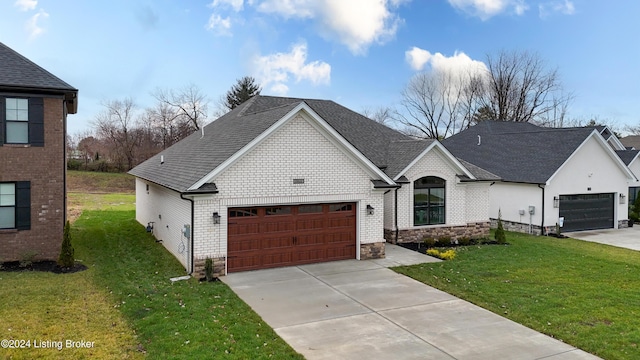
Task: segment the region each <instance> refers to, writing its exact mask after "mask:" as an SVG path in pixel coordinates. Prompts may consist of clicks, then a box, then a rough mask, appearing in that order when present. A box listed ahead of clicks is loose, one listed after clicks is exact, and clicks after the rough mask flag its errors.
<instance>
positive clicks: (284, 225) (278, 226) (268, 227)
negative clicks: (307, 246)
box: [262, 219, 294, 233]
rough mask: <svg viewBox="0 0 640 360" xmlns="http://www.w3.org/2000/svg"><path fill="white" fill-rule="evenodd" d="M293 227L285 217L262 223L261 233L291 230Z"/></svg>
mask: <svg viewBox="0 0 640 360" xmlns="http://www.w3.org/2000/svg"><path fill="white" fill-rule="evenodd" d="M293 229H294V226H293V224H292V223H291V221H290V220H289V221H287V220H286V219H283V220H280V221H269V222H265V223H263V224H262V233H275V232H292V231H293Z"/></svg>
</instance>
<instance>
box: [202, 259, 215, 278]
mask: <svg viewBox="0 0 640 360" xmlns="http://www.w3.org/2000/svg"><path fill="white" fill-rule="evenodd" d="M204 278H205V280H207V281H212V280H213V260H211V258H207V259H206V260H205V261H204Z"/></svg>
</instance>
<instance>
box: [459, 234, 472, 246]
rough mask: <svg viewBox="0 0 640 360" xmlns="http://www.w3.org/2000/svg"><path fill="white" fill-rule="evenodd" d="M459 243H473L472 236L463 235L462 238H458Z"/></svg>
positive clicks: (463, 244)
mask: <svg viewBox="0 0 640 360" xmlns="http://www.w3.org/2000/svg"><path fill="white" fill-rule="evenodd" d="M458 245H460V246H467V245H471V238H470V237H468V236H463V237H461V238H458Z"/></svg>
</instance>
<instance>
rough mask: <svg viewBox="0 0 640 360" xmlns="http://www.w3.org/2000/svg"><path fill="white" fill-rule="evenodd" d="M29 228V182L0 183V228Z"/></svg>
mask: <svg viewBox="0 0 640 360" xmlns="http://www.w3.org/2000/svg"><path fill="white" fill-rule="evenodd" d="M30 228H31V183H30V182H29V181H18V182H4V183H0V229H18V230H29V229H30Z"/></svg>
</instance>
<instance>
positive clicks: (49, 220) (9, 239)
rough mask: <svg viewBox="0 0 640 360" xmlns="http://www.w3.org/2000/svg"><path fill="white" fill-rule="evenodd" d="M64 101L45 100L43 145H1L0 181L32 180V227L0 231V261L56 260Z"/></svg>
mask: <svg viewBox="0 0 640 360" xmlns="http://www.w3.org/2000/svg"><path fill="white" fill-rule="evenodd" d="M64 116H65V115H64V111H63V101H62V99H57V98H45V99H44V137H45V146H44V147H30V146H28V145H7V144H5V145H3V146H0V166H1V169H0V182H4V181H30V182H31V230H21V231H15V230H0V261H2V262H3V261H14V260H20V259H21V258H24V257H25V256H26V255H27V254H28V253H32V254H36V256H35V259H36V260H44V259H49V260H56V259H57V258H58V255H59V253H60V245H61V243H62V232H63V228H64V219H65V214H64V210H65V206H64V204H65V188H64V174H65V159H64V137H65V133H64Z"/></svg>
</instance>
